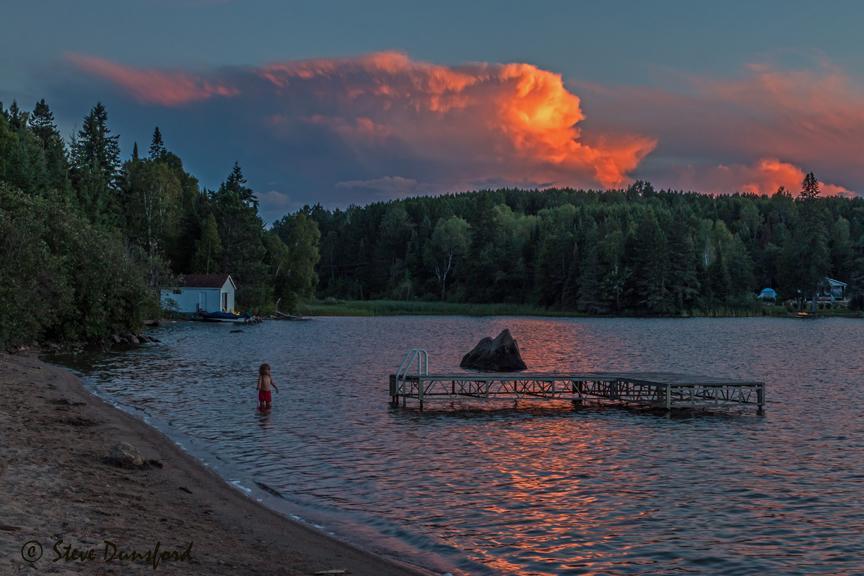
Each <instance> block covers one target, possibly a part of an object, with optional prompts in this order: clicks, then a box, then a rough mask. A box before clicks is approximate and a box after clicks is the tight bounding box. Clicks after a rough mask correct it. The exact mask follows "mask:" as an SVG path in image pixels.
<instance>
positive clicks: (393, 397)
mask: <svg viewBox="0 0 864 576" xmlns="http://www.w3.org/2000/svg"><path fill="white" fill-rule="evenodd" d="M390 405H391V406H393V407H394V408H398V407H399V394H398V392H397V390H396V375H395V374H391V375H390Z"/></svg>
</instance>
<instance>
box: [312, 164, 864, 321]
mask: <svg viewBox="0 0 864 576" xmlns="http://www.w3.org/2000/svg"><path fill="white" fill-rule="evenodd" d="M302 212H303V213H305V214H307V215H308V216H309V217H310V218H311V219H313V220H315V221H316V222H317V223H318V227H319V228H320V231H321V238H322V240H321V252H322V254H323V255H324V256H323V258H322V261H321V263H320V265H319V276H320V278H321V281H320V283H319V285H318V296H319V297H321V298H325V297H334V298H343V299H378V298H384V299H405V298H414V299H426V300H447V301H451V302H468V303H483V302H494V303H514V304H530V305H535V306H542V307H546V308H550V309H559V310H562V311H582V312H588V313H601V314H602V313H608V314H660V315H667V314H673V315H681V314H685V315H686V314H692V313H702V314H704V313H708V314H710V313H713V312H720V313H723V312H725V311H732V310H736V309H738V310H754V309H755V307H756V300H755V295H756V293H757V292H758V291H759V290H760V289H762V288H766V287H770V288H774V289H776V290H777V291H778V292H779V294H780V296H781V298H782V299H783V300H798V301H799V303H800V302H803V300H804V299H812V298H813V296H814V292H815V291H816V288H817V284H818V283H819V282H820V281H821V279H822V278H823V277H824V276H826V275H827V276H831V277H834V278H837V279H839V280H842V281H844V282H848V283H849V284H850V291H851V294H852V303H853V305H854V306H858V307H860V306H861V304H862V303H864V295H862V294H864V284H862V282H864V200H862V199H861V198H857V197H856V198H842V197H829V198H823V197H821V195H820V186H819V181H818V180H817V179H816V177H815V175H813V173H810V174H808V175H807V177H806V178H805V179H804V181H803V182H802V185H801V190H800V192H799V193H798V195H797V197H793V195H792V194H791V193H790V192H789V191H788V190H786V189H785V188H782V187H781V188H780V189H779V190H778V191H777V193H776V194H774V195H773V196H770V197H769V196H755V195H746V194H731V195H717V196H709V195H704V194H697V193H683V192H677V191H664V190H661V191H657V190H655V189H654V187H653V186H651V184H649V183H647V182H636V183H634V184H633V185H632V186H630V187H629V188H628V189H626V190H612V191H594V190H574V189H548V190H542V191H538V190H519V189H499V190H484V191H477V192H466V193H461V194H447V195H442V196H434V197H432V196H430V197H417V198H408V199H403V200H394V201H390V202H377V203H373V204H369V205H366V206H352V207H350V208H348V209H347V210H339V209H336V210H328V209H325V208H323V207H321V206H320V205H316V206H311V207H309V206H307V207H305V208H304V209H303V210H302ZM394 222H398V226H397V225H395V224H394ZM453 222H460V225H459V227H458V230H457V229H456V228H454V229H453V230H450V229H449V228H450V227H451V226H452V223H453ZM394 230H401V232H399V233H398V234H395V235H394ZM397 237H398V238H399V240H398V241H396V240H394V238H397ZM464 237H467V239H465V238H464ZM448 246H450V247H451V248H450V249H448ZM456 246H458V249H457V248H456Z"/></svg>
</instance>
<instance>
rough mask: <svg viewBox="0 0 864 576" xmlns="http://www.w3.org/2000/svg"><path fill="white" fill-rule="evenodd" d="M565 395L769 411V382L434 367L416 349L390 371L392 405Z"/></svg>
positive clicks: (576, 402)
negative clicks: (442, 369) (444, 370)
mask: <svg viewBox="0 0 864 576" xmlns="http://www.w3.org/2000/svg"><path fill="white" fill-rule="evenodd" d="M466 399H477V400H491V399H499V400H510V401H513V402H518V401H519V400H520V399H526V400H527V399H530V400H565V401H570V402H572V404H573V406H574V407H579V406H581V405H582V404H583V402H585V401H599V402H606V403H614V404H621V405H632V406H643V407H650V408H661V409H665V410H667V411H671V410H674V409H677V408H697V407H702V408H711V407H720V406H721V405H725V406H734V405H751V406H754V407H755V408H756V413H757V414H760V415H761V414H764V413H765V383H764V382H759V381H755V380H732V379H728V378H717V377H713V376H700V375H693V374H677V373H672V372H584V373H557V372H506V373H505V372H494V373H482V372H478V373H473V372H454V373H430V372H429V360H428V354H427V353H426V352H425V351H423V350H419V349H415V350H412V351H411V352H409V353H408V355H406V357H405V360H404V361H403V362H402V365H401V366H400V367H399V370H398V371H397V372H396V373H395V374H391V375H390V403H391V405H393V406H394V407H398V406H399V405H400V404H401V405H402V406H408V403H409V401H410V402H411V403H412V404H413V403H414V402H416V403H417V405H418V407H419V408H420V409H421V410H422V409H423V406H424V404H425V403H427V402H430V401H436V400H443V401H451V402H453V401H456V400H466Z"/></svg>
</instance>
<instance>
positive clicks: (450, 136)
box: [68, 52, 656, 187]
mask: <svg viewBox="0 0 864 576" xmlns="http://www.w3.org/2000/svg"><path fill="white" fill-rule="evenodd" d="M68 59H69V60H70V61H71V62H72V63H74V64H75V65H76V66H77V67H78V68H79V69H80V70H82V71H84V72H86V73H88V74H90V75H94V76H97V77H100V78H104V79H106V80H109V81H110V82H112V83H114V84H116V85H117V86H119V87H120V88H122V89H123V90H125V91H126V92H128V93H129V94H130V95H131V96H132V97H133V98H134V99H136V100H137V101H139V102H143V103H146V104H158V105H162V106H178V105H182V104H190V103H194V102H198V101H202V100H207V99H210V98H213V97H215V96H233V98H232V99H231V101H230V102H229V103H226V105H227V106H230V107H231V110H230V112H231V115H232V117H234V116H236V115H238V114H244V115H258V116H259V118H258V121H257V122H253V123H254V124H256V125H259V126H260V125H263V126H267V127H268V128H269V129H270V130H272V131H273V134H274V136H275V137H277V138H284V139H291V138H296V134H297V133H298V131H303V130H306V131H307V132H308V130H310V129H312V128H315V129H317V130H318V131H319V133H320V131H327V132H329V134H330V135H331V136H333V137H335V138H337V139H339V140H341V142H342V144H343V147H344V149H347V150H351V151H352V153H353V155H354V159H355V160H356V161H358V162H361V163H362V164H363V167H364V170H365V169H368V170H372V169H375V170H380V172H379V173H377V174H374V173H372V174H357V175H356V177H351V178H347V179H343V180H346V181H353V180H357V181H359V180H375V179H376V178H382V177H384V175H389V174H392V173H393V172H394V171H395V169H394V167H393V166H389V165H385V164H386V161H385V160H384V158H385V157H386V156H388V155H389V156H391V157H392V156H397V155H398V156H399V157H402V158H403V159H406V160H408V161H409V162H410V163H411V164H413V165H415V166H419V167H420V169H421V170H422V171H423V172H425V173H427V174H431V173H438V174H440V175H445V176H446V178H447V182H449V185H450V186H451V187H452V186H471V185H472V183H477V182H490V181H496V182H500V183H505V182H519V183H523V184H524V183H530V184H533V185H568V186H585V185H596V184H600V185H602V186H606V187H613V186H615V187H617V186H622V185H624V184H626V183H627V182H628V181H629V174H630V173H631V172H632V171H633V170H635V169H636V168H637V166H639V164H640V162H641V161H642V159H643V158H644V157H645V156H646V155H647V154H648V153H650V152H651V150H653V149H654V147H655V145H656V140H655V139H653V138H648V137H644V136H640V135H632V134H628V133H626V131H622V132H623V133H619V134H604V133H591V134H588V135H586V136H583V134H582V131H581V130H580V128H579V124H580V123H581V122H582V121H583V120H584V119H585V115H584V114H583V112H582V108H581V102H580V99H579V97H578V96H576V95H575V94H573V93H572V92H570V91H569V90H568V89H567V88H566V87H565V86H564V83H563V81H562V78H561V76H560V75H559V74H555V73H553V72H549V71H547V70H542V69H540V68H538V67H536V66H533V65H530V64H488V63H475V64H466V65H461V66H441V65H436V64H431V63H428V62H420V61H416V60H412V59H411V58H409V57H408V56H407V55H405V54H402V53H399V52H381V53H375V54H368V55H365V56H359V57H353V58H322V59H310V60H296V61H288V62H279V63H273V64H269V65H266V66H262V67H257V68H234V69H220V70H215V71H212V72H210V73H209V74H207V75H206V76H202V75H193V74H189V73H186V72H181V71H159V70H144V69H136V68H130V67H126V66H122V65H119V64H115V63H113V62H109V61H107V60H103V59H100V58H94V57H90V56H81V55H70V56H69V57H68ZM375 166H380V168H375ZM397 169H399V170H400V172H401V170H402V169H401V168H397ZM352 176H353V175H352ZM406 176H411V177H412V178H413V177H414V175H413V174H411V175H406Z"/></svg>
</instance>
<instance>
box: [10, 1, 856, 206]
mask: <svg viewBox="0 0 864 576" xmlns="http://www.w3.org/2000/svg"><path fill="white" fill-rule="evenodd" d="M4 4H5V6H4V8H3V12H2V13H3V20H4V21H5V22H4V26H3V29H4V33H3V34H2V35H0V100H2V101H3V102H4V103H6V104H7V105H8V103H9V102H10V101H11V100H13V99H16V100H18V101H19V104H21V105H22V106H24V107H25V108H29V107H31V106H32V104H33V102H34V101H35V100H36V99H38V98H40V97H45V98H47V99H48V101H49V104H51V105H52V108H53V109H54V110H55V114H56V116H57V118H58V121H59V123H60V125H61V128H62V129H63V130H64V132H65V133H69V132H71V130H73V129H74V127H75V126H76V123H78V122H79V121H80V118H81V117H82V116H83V115H84V114H85V113H86V112H87V110H88V109H89V107H90V106H91V105H92V104H93V103H94V102H95V101H97V100H102V101H103V102H104V103H105V104H106V106H107V107H108V111H109V117H110V119H111V123H112V126H113V128H114V130H115V132H117V133H120V134H121V138H122V144H123V147H124V151H126V152H128V151H130V150H131V146H132V142H133V141H138V142H139V144H140V145H143V146H145V147H146V143H147V142H149V138H150V133H151V132H152V128H153V126H154V125H157V124H158V125H159V126H160V127H161V128H162V131H163V133H164V134H165V136H166V140H167V143H168V145H169V147H170V148H172V149H173V150H175V151H176V152H177V153H178V154H179V155H180V156H181V157H182V158H184V159H185V160H186V161H187V164H188V165H189V168H190V169H191V170H192V171H193V172H194V173H195V174H196V175H198V176H199V177H200V178H201V180H202V182H203V183H204V184H205V185H208V186H215V185H217V184H218V182H219V181H220V180H221V179H222V178H223V177H224V175H225V174H227V172H228V170H229V169H230V165H231V163H232V162H233V160H234V159H237V160H240V162H241V164H242V165H243V166H244V168H245V171H246V173H247V176H248V178H249V180H250V182H251V183H252V184H253V185H254V186H255V188H256V190H258V191H259V192H260V193H261V194H262V196H263V199H264V205H265V208H266V209H267V215H268V216H275V215H277V214H278V213H279V212H281V211H284V210H287V209H293V208H296V207H297V206H299V205H301V204H302V203H305V202H315V201H322V202H324V203H325V204H330V205H345V204H348V203H363V202H368V201H373V200H379V199H385V198H388V197H393V196H394V195H397V196H398V195H401V194H413V193H438V192H446V191H451V190H458V189H466V188H471V187H476V186H479V185H484V184H488V185H494V184H499V183H500V184H509V183H513V184H520V185H536V186H542V185H553V184H554V185H568V184H569V185H584V186H604V187H615V186H618V185H624V184H626V183H627V182H629V181H630V180H632V179H633V178H643V177H644V178H650V179H651V180H653V181H655V182H656V183H658V184H659V185H665V186H672V187H691V188H694V189H698V190H704V191H706V192H718V193H722V192H732V191H735V190H745V191H754V192H769V191H770V190H769V189H770V188H771V187H773V186H774V185H775V184H777V183H778V182H780V183H782V182H785V180H784V179H792V178H797V176H798V173H799V172H800V171H802V170H803V171H808V170H814V171H816V172H817V175H818V176H820V178H821V179H823V180H824V181H825V182H826V185H828V186H827V188H828V189H829V190H832V191H838V192H841V193H852V192H855V191H858V190H864V170H862V168H860V167H858V166H857V164H858V162H857V158H856V155H857V151H854V152H853V149H855V148H860V143H861V142H864V91H862V80H864V60H862V59H861V58H860V41H858V40H857V38H858V32H859V30H858V28H859V27H860V22H861V21H862V16H864V8H862V7H861V5H860V4H859V3H855V2H832V3H828V4H818V3H812V2H759V3H746V2H727V3H722V4H721V3H711V4H709V3H696V2H671V1H666V2H602V3H601V2H596V3H589V2H532V3H527V2H470V3H466V2H434V3H419V2H364V3H358V2H308V3H291V2H277V1H272V0H249V1H239V0H238V1H230V0H224V1H219V0H179V1H174V2H172V1H169V0H134V1H114V2H107V1H86V0H85V1H76V2H68V1H31V2H17V1H12V2H6V3H4ZM382 52H384V53H387V54H391V55H392V54H394V53H399V54H401V55H402V56H404V59H402V60H399V62H398V64H397V65H396V66H395V68H394V67H393V66H392V65H391V64H392V63H394V62H396V61H395V60H393V59H392V58H391V59H389V60H387V61H386V62H387V64H386V65H385V66H383V67H382V64H381V63H382V62H383V60H381V59H379V60H369V59H368V58H367V56H368V55H369V54H375V53H382ZM364 58H365V59H364ZM297 61H306V62H307V64H306V65H302V64H298V63H297ZM309 61H311V62H314V63H315V68H316V69H315V74H314V78H312V77H310V75H309V72H308V68H309V66H310V65H309V64H308V62H309ZM274 63H278V64H280V65H282V68H281V69H280V76H279V79H278V80H274V79H273V78H272V76H268V74H267V70H269V69H268V68H267V66H268V65H270V64H274ZM323 63H328V65H327V66H325V67H324V68H326V70H325V69H324V68H322V65H323ZM511 63H520V64H522V63H524V64H528V65H530V66H531V67H532V68H531V69H523V70H521V71H518V72H516V71H514V70H513V69H508V68H506V67H502V65H506V64H511ZM304 66H305V67H304ZM301 69H302V70H305V72H302V73H301V72H298V70H301ZM136 74H137V76H136ZM158 74H168V76H166V77H160V76H158ZM442 74H443V75H445V76H448V77H450V76H453V77H458V78H461V80H458V82H457V84H456V85H453V86H448V87H447V88H446V89H444V90H445V92H444V97H446V98H448V99H449V100H448V101H447V102H446V103H445V105H444V106H443V108H442V107H441V106H439V104H440V103H439V102H438V100H437V98H438V97H439V96H441V93H439V92H438V91H439V89H440V87H439V86H438V85H436V84H435V82H436V78H440V77H441V76H442ZM262 77H269V78H270V83H269V84H267V85H266V86H265V84H262V83H261V82H260V79H261V78H262ZM346 77H350V79H351V80H350V82H346V81H345V78H346ZM553 77H554V78H553ZM154 78H155V79H157V81H158V82H162V83H163V84H160V86H162V90H163V92H162V93H161V94H162V95H161V96H153V95H152V94H149V93H146V90H147V87H146V86H145V84H146V83H147V82H150V81H151V80H153V79H154ZM466 78H467V79H469V80H468V81H467V85H466V82H465V79H466ZM555 78H560V82H561V86H560V87H559V86H557V85H556V81H555ZM170 82H175V83H180V84H181V85H183V86H188V85H195V86H198V87H199V88H200V87H201V86H216V85H218V86H224V87H226V88H225V93H226V94H228V93H230V94H231V95H230V96H226V95H215V96H214V95H201V94H199V95H197V96H194V97H191V99H189V100H182V99H181V100H182V101H180V100H177V99H176V98H175V99H174V100H170V101H166V100H165V93H166V92H165V90H168V88H167V87H166V83H170ZM184 83H185V84H184ZM190 83H191V84H190ZM383 84H386V85H387V86H389V87H397V88H398V94H397V93H396V92H388V93H386V94H379V93H377V92H374V91H371V90H370V89H369V88H370V87H371V86H379V87H380V86H381V85H383ZM528 84H530V85H531V86H532V88H531V89H532V90H536V93H532V95H531V96H530V98H529V100H530V101H519V102H518V103H516V104H514V102H516V99H517V98H522V96H524V94H522V93H520V92H519V90H520V89H521V88H520V86H521V87H523V88H524V87H525V86H527V85H528ZM346 91H347V92H350V93H352V94H353V93H354V92H356V93H357V94H361V93H362V95H361V96H356V97H354V96H352V97H351V98H347V99H346V98H342V97H341V96H342V95H344V94H345V93H346ZM199 92H200V91H199ZM373 92H374V93H373ZM376 94H377V95H376ZM322 95H323V96H322ZM331 96H332V98H331ZM573 98H575V100H573ZM517 104H518V105H517ZM547 104H548V106H549V107H551V108H549V110H551V109H552V108H554V118H549V117H548V114H546V111H547ZM514 105H516V106H517V108H518V110H516V111H515V112H514V110H515V109H514V108H513V106H514ZM525 106H528V107H529V109H525ZM526 110H527V112H526ZM511 112H513V113H514V114H516V116H511ZM523 112H525V114H522V113H523ZM538 114H539V115H538ZM517 116H518V117H517ZM523 124H524V125H523ZM568 130H570V132H568ZM568 140H572V141H573V142H575V143H576V145H575V146H574V145H571V144H570V143H568V142H567V141H568ZM856 144H858V146H856ZM451 148H452V149H453V154H452V155H450V156H448V155H447V154H446V153H444V152H446V151H447V150H448V149H451ZM475 153H476V157H473V156H474V154H475ZM610 166H611V168H610ZM352 183H353V184H352ZM360 183H366V184H360ZM832 186H833V188H832Z"/></svg>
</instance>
